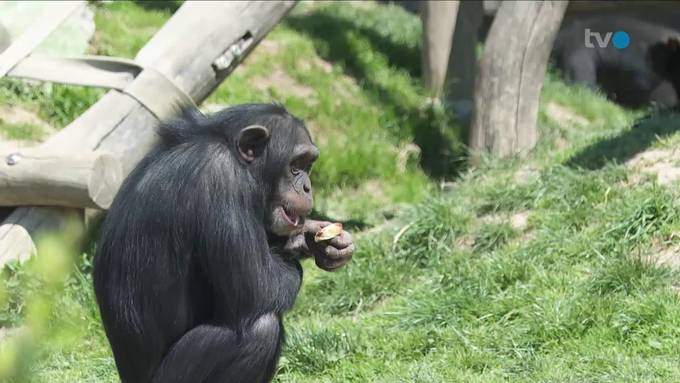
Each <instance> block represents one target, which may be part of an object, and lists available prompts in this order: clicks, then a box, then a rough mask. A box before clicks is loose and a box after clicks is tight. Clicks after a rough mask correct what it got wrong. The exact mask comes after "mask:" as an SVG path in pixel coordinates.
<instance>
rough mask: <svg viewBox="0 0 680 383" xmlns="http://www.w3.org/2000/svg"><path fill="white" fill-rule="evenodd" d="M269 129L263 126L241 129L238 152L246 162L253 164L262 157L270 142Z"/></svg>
mask: <svg viewBox="0 0 680 383" xmlns="http://www.w3.org/2000/svg"><path fill="white" fill-rule="evenodd" d="M269 137H270V134H269V129H267V128H265V127H264V126H262V125H250V126H246V127H245V128H243V129H241V131H240V132H239V134H238V142H237V145H238V151H239V153H240V154H241V157H243V159H244V160H246V161H248V162H252V161H253V160H254V159H255V158H257V157H259V156H260V155H262V153H263V152H264V148H265V147H266V146H267V143H268V142H269Z"/></svg>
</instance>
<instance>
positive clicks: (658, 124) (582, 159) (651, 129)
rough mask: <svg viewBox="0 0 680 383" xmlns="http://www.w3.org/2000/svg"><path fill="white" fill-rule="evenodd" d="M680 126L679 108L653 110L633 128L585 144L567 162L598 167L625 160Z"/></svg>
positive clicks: (589, 167) (580, 166) (588, 167)
mask: <svg viewBox="0 0 680 383" xmlns="http://www.w3.org/2000/svg"><path fill="white" fill-rule="evenodd" d="M678 130H680V114H678V113H677V112H672V111H665V112H660V113H656V114H650V115H647V116H645V117H642V118H641V119H640V120H638V121H637V122H636V123H635V125H634V126H633V127H632V128H631V129H629V130H626V131H625V132H622V133H620V134H618V135H616V136H614V137H610V138H606V139H603V140H600V141H598V142H596V143H593V144H592V145H590V146H588V147H586V148H584V149H583V150H581V151H580V152H579V153H577V154H575V155H574V156H573V157H571V158H570V159H569V160H568V161H567V162H566V163H565V165H567V166H570V167H579V168H583V169H590V170H595V169H599V168H601V167H603V166H604V165H605V164H607V163H608V162H616V163H623V162H626V161H627V160H629V159H631V158H633V157H634V156H635V155H636V154H637V153H640V152H642V151H643V150H645V149H647V148H648V147H649V146H650V145H651V144H652V143H653V142H654V141H656V140H658V139H659V138H663V137H666V136H670V135H671V134H673V133H675V132H677V131H678Z"/></svg>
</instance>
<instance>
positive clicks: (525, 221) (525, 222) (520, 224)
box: [480, 210, 529, 232]
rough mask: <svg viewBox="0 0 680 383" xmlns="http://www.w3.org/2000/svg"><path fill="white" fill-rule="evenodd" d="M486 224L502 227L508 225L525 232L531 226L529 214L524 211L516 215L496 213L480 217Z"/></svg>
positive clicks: (515, 213)
mask: <svg viewBox="0 0 680 383" xmlns="http://www.w3.org/2000/svg"><path fill="white" fill-rule="evenodd" d="M480 221H481V222H482V223H484V224H487V225H488V224H491V225H501V224H504V223H505V224H508V225H510V227H512V228H513V229H514V230H516V231H519V232H523V231H524V230H526V228H527V227H528V226H529V212H528V211H525V210H522V211H518V212H514V213H505V212H503V213H494V214H487V215H484V216H482V217H480Z"/></svg>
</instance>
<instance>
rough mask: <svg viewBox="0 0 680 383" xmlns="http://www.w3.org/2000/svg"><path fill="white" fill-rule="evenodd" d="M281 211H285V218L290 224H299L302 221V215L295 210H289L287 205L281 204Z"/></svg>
mask: <svg viewBox="0 0 680 383" xmlns="http://www.w3.org/2000/svg"><path fill="white" fill-rule="evenodd" d="M281 212H282V213H283V214H282V215H283V219H285V220H286V222H288V224H289V225H291V226H297V225H298V224H299V223H300V216H299V215H297V214H295V213H294V212H290V211H288V209H286V208H285V206H281Z"/></svg>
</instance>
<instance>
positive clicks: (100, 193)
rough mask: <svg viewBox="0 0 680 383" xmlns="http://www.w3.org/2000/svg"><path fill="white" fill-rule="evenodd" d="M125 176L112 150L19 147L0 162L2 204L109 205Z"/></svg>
mask: <svg viewBox="0 0 680 383" xmlns="http://www.w3.org/2000/svg"><path fill="white" fill-rule="evenodd" d="M122 180H123V171H122V167H121V165H120V162H119V161H118V160H117V159H116V158H115V156H113V155H111V154H107V153H101V152H89V153H83V154H78V155H69V154H64V153H47V152H44V151H34V150H33V151H28V150H24V151H19V152H16V153H12V154H10V155H9V156H7V157H6V158H5V160H4V161H1V162H0V206H30V205H33V206H69V207H91V208H100V209H107V208H108V207H109V206H110V205H111V202H112V201H113V197H114V196H115V194H116V191H117V190H118V187H119V186H120V184H121V182H122Z"/></svg>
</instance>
